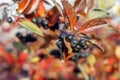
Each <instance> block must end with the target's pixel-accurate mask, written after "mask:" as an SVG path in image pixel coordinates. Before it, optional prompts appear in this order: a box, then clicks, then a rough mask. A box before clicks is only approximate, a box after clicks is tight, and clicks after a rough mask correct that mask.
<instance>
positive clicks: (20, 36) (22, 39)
mask: <svg viewBox="0 0 120 80" xmlns="http://www.w3.org/2000/svg"><path fill="white" fill-rule="evenodd" d="M16 36H17V37H18V38H19V40H20V41H21V42H22V43H26V39H25V37H24V36H23V35H22V34H21V33H20V32H18V33H16Z"/></svg>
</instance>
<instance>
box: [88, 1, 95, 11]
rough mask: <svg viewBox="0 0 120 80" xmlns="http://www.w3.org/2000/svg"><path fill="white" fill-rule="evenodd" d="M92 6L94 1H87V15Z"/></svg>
mask: <svg viewBox="0 0 120 80" xmlns="http://www.w3.org/2000/svg"><path fill="white" fill-rule="evenodd" d="M93 5H94V0H88V6H87V13H89V11H90V9H91V8H92V7H93Z"/></svg>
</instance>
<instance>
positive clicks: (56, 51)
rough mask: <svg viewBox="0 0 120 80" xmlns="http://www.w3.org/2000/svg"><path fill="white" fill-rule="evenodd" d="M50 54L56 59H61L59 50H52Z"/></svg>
mask: <svg viewBox="0 0 120 80" xmlns="http://www.w3.org/2000/svg"><path fill="white" fill-rule="evenodd" d="M50 54H51V55H53V56H55V57H56V58H59V59H60V58H61V53H60V50H52V51H51V52H50Z"/></svg>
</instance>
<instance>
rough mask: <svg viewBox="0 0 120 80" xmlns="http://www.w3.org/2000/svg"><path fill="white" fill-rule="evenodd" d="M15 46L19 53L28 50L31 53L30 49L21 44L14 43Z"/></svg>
mask: <svg viewBox="0 0 120 80" xmlns="http://www.w3.org/2000/svg"><path fill="white" fill-rule="evenodd" d="M13 46H14V47H15V48H16V49H17V50H18V51H23V50H28V51H30V49H29V47H28V46H27V45H25V44H23V43H21V42H13Z"/></svg>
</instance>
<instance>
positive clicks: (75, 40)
mask: <svg viewBox="0 0 120 80" xmlns="http://www.w3.org/2000/svg"><path fill="white" fill-rule="evenodd" d="M78 43H79V40H78V39H76V38H73V39H72V40H71V42H70V44H71V47H76V46H77V44H78Z"/></svg>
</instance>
